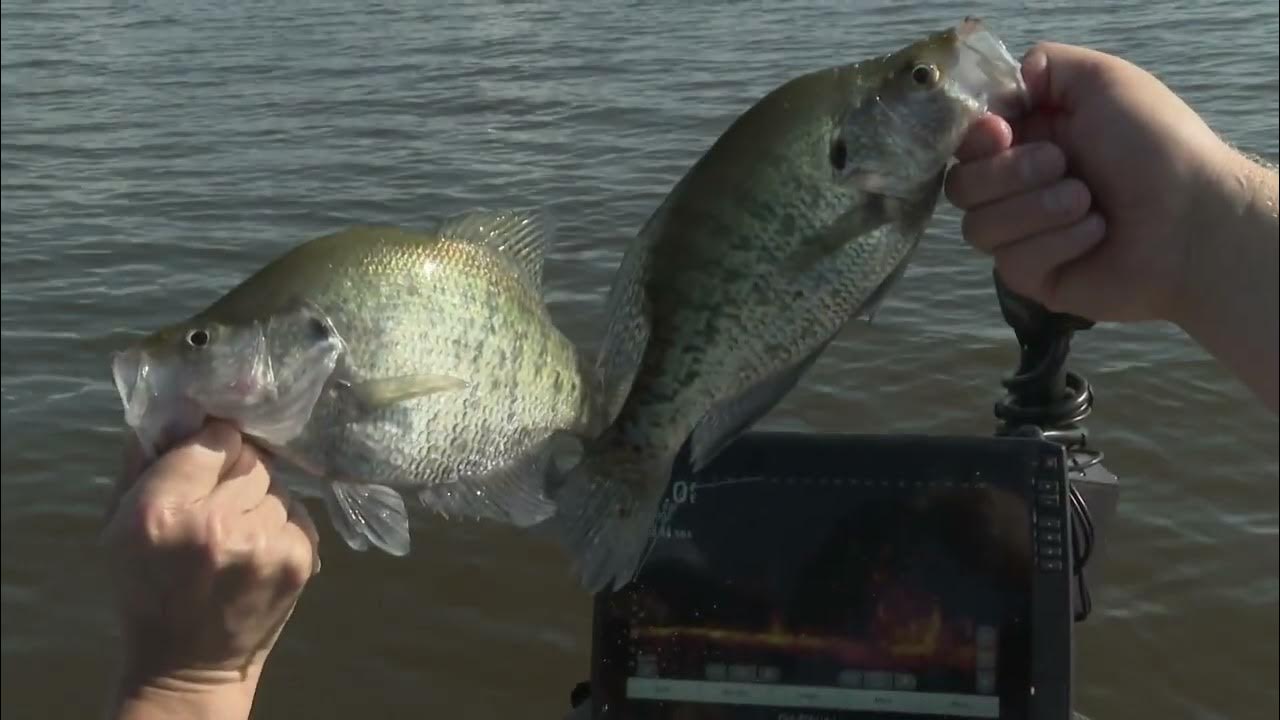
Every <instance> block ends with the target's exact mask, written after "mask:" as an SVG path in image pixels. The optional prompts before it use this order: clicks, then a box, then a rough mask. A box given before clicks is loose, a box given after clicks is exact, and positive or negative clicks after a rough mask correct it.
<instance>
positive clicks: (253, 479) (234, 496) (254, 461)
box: [208, 442, 271, 512]
mask: <svg viewBox="0 0 1280 720" xmlns="http://www.w3.org/2000/svg"><path fill="white" fill-rule="evenodd" d="M270 487H271V474H270V473H268V472H267V466H266V465H264V464H263V463H262V459H261V456H260V455H259V454H258V450H257V448H255V447H254V446H253V444H252V443H247V442H246V443H242V444H241V445H240V455H239V457H237V458H236V459H235V460H234V461H233V462H232V465H231V467H230V468H228V471H227V472H226V473H225V474H224V479H223V480H222V481H221V482H219V483H218V484H217V486H216V487H214V488H213V491H212V492H210V493H209V498H208V503H209V509H210V511H211V512H212V511H223V512H248V511H250V510H252V509H253V508H255V507H257V506H258V505H259V504H260V503H262V501H263V499H264V498H265V497H266V495H267V490H268V489H269V488H270Z"/></svg>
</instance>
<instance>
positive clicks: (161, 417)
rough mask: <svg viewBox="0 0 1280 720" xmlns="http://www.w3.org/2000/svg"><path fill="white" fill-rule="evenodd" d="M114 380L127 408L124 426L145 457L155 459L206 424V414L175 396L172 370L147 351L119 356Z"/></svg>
mask: <svg viewBox="0 0 1280 720" xmlns="http://www.w3.org/2000/svg"><path fill="white" fill-rule="evenodd" d="M111 376H112V381H113V382H114V383H115V386H116V392H117V393H119V394H120V402H121V403H122V404H123V405H124V421H125V424H126V425H128V426H129V427H130V428H131V429H132V430H133V432H134V435H135V436H136V437H137V438H138V443H139V445H141V447H142V450H143V453H144V454H145V456H146V457H148V458H154V457H156V456H157V455H159V454H160V453H162V452H164V451H165V450H167V449H168V448H169V447H171V446H172V445H173V444H175V443H176V442H178V441H180V440H181V439H182V438H184V437H187V436H189V435H191V434H192V433H194V432H195V431H197V430H199V428H200V425H201V424H203V422H204V419H205V413H204V411H203V410H201V408H200V407H199V406H198V405H196V404H195V403H194V402H192V401H191V400H189V399H188V398H186V397H185V396H183V395H181V394H180V393H177V392H176V385H175V380H176V379H177V378H176V376H175V375H174V373H173V371H172V369H171V368H167V367H165V366H163V365H161V364H157V363H156V362H155V359H154V358H152V357H151V356H149V355H147V353H146V352H145V351H144V350H142V349H140V348H133V349H130V350H125V351H122V352H118V353H116V354H115V356H114V357H112V359H111Z"/></svg>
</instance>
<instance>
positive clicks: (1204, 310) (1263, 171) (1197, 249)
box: [1164, 143, 1277, 336]
mask: <svg viewBox="0 0 1280 720" xmlns="http://www.w3.org/2000/svg"><path fill="white" fill-rule="evenodd" d="M1212 158H1213V159H1212V161H1211V162H1210V163H1208V164H1207V167H1206V169H1205V171H1204V172H1203V173H1202V178H1203V179H1202V180H1201V181H1200V182H1199V183H1197V184H1198V186H1199V187H1198V189H1197V191H1195V192H1193V193H1192V197H1191V199H1190V201H1191V202H1192V203H1194V204H1195V205H1196V207H1195V210H1194V211H1193V212H1192V213H1190V215H1189V217H1188V219H1187V221H1186V222H1185V223H1184V228H1185V230H1186V236H1185V237H1184V239H1183V243H1182V250H1183V252H1182V257H1183V261H1182V273H1181V277H1180V278H1179V282H1178V283H1176V285H1175V287H1173V288H1171V293H1170V299H1169V302H1168V305H1167V310H1166V313H1165V317H1164V319H1165V320H1168V321H1170V322H1172V323H1174V324H1175V325H1177V326H1179V327H1180V328H1182V330H1183V331H1184V332H1187V333H1188V334H1190V335H1192V336H1198V335H1199V334H1201V333H1202V332H1205V331H1206V330H1207V329H1208V328H1209V327H1212V326H1213V325H1214V324H1217V323H1220V322H1223V321H1224V320H1226V318H1223V317H1222V316H1221V311H1222V309H1223V308H1221V307H1220V305H1221V302H1220V301H1221V300H1223V299H1225V297H1227V296H1229V295H1230V294H1231V293H1230V292H1229V288H1230V287H1231V286H1232V285H1233V284H1235V283H1237V282H1239V281H1241V280H1243V279H1244V277H1247V276H1253V275H1256V274H1257V271H1258V269H1259V268H1258V267H1257V266H1256V263H1258V262H1259V261H1265V260H1266V259H1267V257H1271V258H1274V256H1275V245H1276V233H1277V220H1276V174H1275V169H1274V168H1271V167H1267V166H1266V165H1264V164H1263V163H1262V161H1255V160H1254V159H1252V158H1249V157H1247V156H1245V155H1244V154H1243V153H1241V152H1239V151H1237V150H1236V149H1234V148H1232V147H1230V146H1228V145H1226V144H1225V143H1223V144H1222V145H1221V147H1220V149H1219V150H1218V151H1217V152H1215V153H1212ZM1272 267H1274V262H1273V264H1272Z"/></svg>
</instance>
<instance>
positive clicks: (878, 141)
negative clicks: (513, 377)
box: [554, 20, 1024, 591]
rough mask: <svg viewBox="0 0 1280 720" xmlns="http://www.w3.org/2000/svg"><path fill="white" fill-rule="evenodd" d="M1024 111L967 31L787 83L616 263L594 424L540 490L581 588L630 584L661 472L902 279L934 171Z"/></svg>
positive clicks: (742, 413)
mask: <svg viewBox="0 0 1280 720" xmlns="http://www.w3.org/2000/svg"><path fill="white" fill-rule="evenodd" d="M1010 102H1012V103H1014V104H1012V105H1009V106H1008V107H1007V108H1004V109H1006V110H1007V111H1009V113H1010V114H1013V113H1016V112H1017V110H1018V108H1020V107H1021V105H1022V103H1023V102H1024V99H1023V89H1022V85H1021V79H1020V76H1019V71H1018V67H1017V63H1016V62H1014V61H1013V60H1012V58H1011V57H1009V56H1008V53H1007V52H1006V51H1004V48H1003V45H1001V44H1000V43H999V41H998V40H996V39H995V38H994V36H991V35H990V33H989V32H988V31H987V30H986V29H985V28H984V27H983V26H982V24H981V23H980V21H977V20H966V21H965V23H963V24H962V25H961V26H959V27H957V28H954V29H952V30H948V31H946V32H943V33H938V34H936V35H933V36H930V37H928V38H925V39H923V40H921V41H919V42H917V43H913V44H912V45H910V46H908V47H906V48H904V49H902V50H900V51H898V52H896V53H893V54H890V55H886V56H883V57H879V58H874V59H871V60H867V61H865V62H861V63H855V64H851V65H843V66H839V67H834V68H830V69H825V70H821V71H817V72H812V73H809V74H806V75H804V76H801V77H798V78H795V79H793V80H791V81H789V82H786V83H784V84H783V85H781V86H780V87H778V88H776V89H775V90H774V91H772V92H770V93H769V94H768V95H766V96H765V97H764V98H762V99H761V100H760V101H758V102H757V103H756V104H755V105H754V106H752V107H751V108H750V109H748V110H747V111H746V112H745V113H744V114H743V115H741V116H740V117H738V118H737V120H736V121H735V122H733V123H732V125H731V126H730V127H729V128H728V129H727V130H726V131H725V132H724V133H723V134H722V135H721V136H720V138H719V139H718V140H717V141H716V142H715V143H714V145H713V146H712V147H711V148H710V149H709V150H708V151H707V152H706V154H704V155H703V157H702V158H701V159H699V161H698V162H697V163H696V164H695V165H694V166H693V167H692V168H691V169H690V170H689V171H688V172H687V174H686V175H685V176H684V177H683V178H682V179H681V180H680V181H679V182H678V183H677V185H676V186H675V188H674V189H673V190H672V191H671V193H670V194H669V195H668V197H667V198H666V200H665V201H664V202H663V203H662V205H661V206H660V207H659V208H658V209H657V210H656V211H655V212H654V214H653V215H652V216H651V218H650V219H649V221H648V222H647V223H646V224H645V226H644V227H643V228H642V229H641V231H640V233H639V234H638V236H637V237H636V239H635V240H634V242H633V243H632V244H631V245H630V246H629V248H628V250H627V252H626V254H625V256H624V259H623V262H622V265H621V267H620V269H619V271H618V274H617V276H616V278H615V282H614V285H613V288H612V290H611V295H610V301H609V306H610V307H609V317H610V325H609V327H608V329H607V331H606V337H605V340H604V343H603V345H602V348H601V351H600V355H599V357H598V363H597V364H598V368H599V370H600V372H601V375H602V377H603V382H604V392H605V393H606V396H605V403H606V410H605V412H606V418H608V419H609V420H611V424H610V425H609V426H608V427H607V428H606V429H605V430H604V431H603V433H602V434H601V435H600V436H599V437H597V438H595V439H594V440H591V441H589V442H587V444H586V447H585V449H584V451H583V452H584V455H583V457H582V461H581V463H580V464H579V465H578V466H577V467H576V468H574V469H573V470H572V471H571V472H570V473H568V474H567V475H566V476H565V477H564V478H562V481H561V483H560V484H559V486H558V487H557V489H556V491H555V500H556V502H557V504H558V506H559V508H558V510H557V516H556V518H555V519H554V523H555V525H556V526H557V527H558V532H559V534H560V536H561V538H562V541H563V542H564V544H565V545H566V547H567V548H568V550H569V552H570V553H571V554H572V556H573V558H574V563H575V565H576V571H577V573H578V575H579V578H580V581H581V583H582V584H583V586H584V587H585V588H587V589H589V590H592V591H598V590H600V589H602V588H604V587H606V586H609V585H613V586H614V587H618V586H620V585H623V584H625V583H627V582H629V581H630V580H631V579H632V578H633V577H634V575H635V573H636V572H637V571H638V569H639V567H640V565H641V564H642V560H643V555H644V550H645V549H646V548H647V546H648V543H649V542H650V541H649V538H650V532H651V528H652V525H653V522H654V520H655V517H656V514H657V512H658V502H659V499H660V497H661V495H662V493H663V491H664V490H665V488H666V485H667V483H668V482H669V479H670V473H671V468H672V464H673V462H674V460H675V458H676V456H677V454H678V453H679V452H680V450H681V448H682V447H683V446H685V444H686V442H687V443H688V448H689V452H690V461H691V463H692V466H693V468H694V469H695V470H697V469H701V468H702V467H705V466H706V465H707V464H708V463H709V462H710V461H711V460H713V459H714V458H715V457H716V455H717V454H718V453H719V452H720V450H721V449H723V448H724V447H725V445H727V444H728V443H729V442H731V441H732V440H733V439H734V438H735V437H737V436H738V435H739V434H740V433H741V432H742V431H743V430H745V429H746V428H748V427H749V426H750V425H751V424H752V423H753V422H755V421H756V420H757V419H759V418H760V417H761V416H763V415H764V414H765V413H767V412H768V411H769V410H770V409H771V408H772V407H773V406H774V405H776V404H777V402H778V401H779V400H780V399H781V398H782V397H783V396H784V395H785V394H786V393H787V392H788V391H790V390H791V389H792V388H793V387H794V386H795V384H796V383H797V382H798V381H799V379H800V378H801V377H802V376H803V374H804V373H805V372H806V371H807V370H808V368H809V367H810V366H811V365H812V364H813V363H814V362H815V360H816V359H817V357H818V356H819V355H820V354H821V352H822V351H823V349H824V348H826V347H827V345H828V344H829V343H830V342H831V341H832V340H833V339H834V338H835V337H836V335H837V334H838V333H839V331H840V330H841V329H842V328H843V327H844V326H845V325H846V324H847V323H848V321H849V320H851V319H852V318H854V317H856V316H858V315H860V314H861V315H866V314H868V313H870V312H871V311H873V309H874V307H875V306H876V305H877V304H878V303H879V302H880V301H881V300H882V299H883V298H884V297H885V294H886V293H887V292H888V291H889V289H890V288H891V287H892V286H893V285H894V283H895V282H896V281H897V280H898V279H899V278H901V276H902V274H903V272H904V271H905V269H906V267H907V264H908V261H909V259H910V257H911V255H912V253H913V251H914V250H915V248H916V246H917V244H918V242H919V240H920V238H921V235H922V233H923V232H924V230H925V228H926V226H927V225H928V223H929V221H930V218H931V216H932V213H933V210H934V207H935V204H936V202H937V200H938V197H939V194H940V189H941V184H942V180H943V177H944V172H945V167H946V163H947V161H948V160H949V158H950V156H951V155H952V153H953V152H954V151H955V149H956V147H957V146H958V145H959V143H960V141H961V139H962V137H963V135H964V133H965V132H966V131H967V129H968V127H969V126H970V124H971V123H972V121H974V120H976V119H977V118H978V117H979V116H980V115H981V114H982V113H983V112H985V111H986V110H987V109H988V108H989V107H994V106H998V105H1003V104H1006V103H1010Z"/></svg>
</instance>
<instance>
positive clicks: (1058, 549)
mask: <svg viewBox="0 0 1280 720" xmlns="http://www.w3.org/2000/svg"><path fill="white" fill-rule="evenodd" d="M1040 557H1042V558H1059V557H1062V546H1061V545H1041V546H1040Z"/></svg>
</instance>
